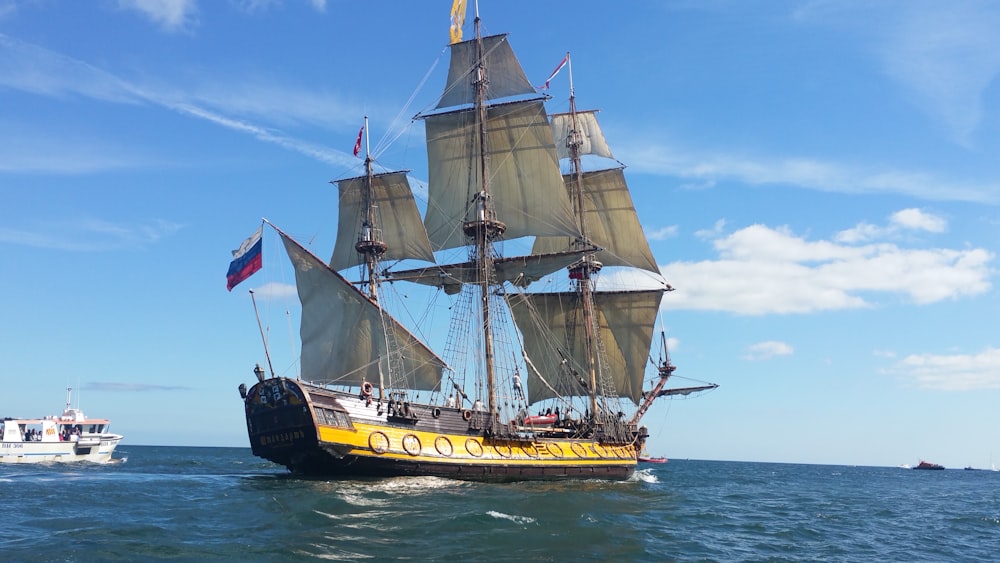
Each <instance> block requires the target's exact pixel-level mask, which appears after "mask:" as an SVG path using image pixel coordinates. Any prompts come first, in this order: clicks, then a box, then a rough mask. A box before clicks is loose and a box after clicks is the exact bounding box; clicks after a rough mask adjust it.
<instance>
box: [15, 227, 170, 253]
mask: <svg viewBox="0 0 1000 563" xmlns="http://www.w3.org/2000/svg"><path fill="white" fill-rule="evenodd" d="M182 227H183V226H182V225H179V224H177V223H171V222H169V221H163V220H155V221H149V222H146V223H130V224H124V223H113V222H110V221H105V220H102V219H86V220H82V221H71V222H64V223H47V224H42V225H37V226H35V227H34V228H32V229H14V228H10V227H0V243H8V244H18V245H23V246H32V247H36V248H48V249H52V250H68V251H74V252H100V251H108V250H116V249H121V248H140V249H141V248H146V247H148V246H150V245H152V244H155V243H156V242H158V241H159V240H160V239H163V238H164V237H168V236H171V235H173V234H174V233H176V232H177V231H178V230H180V229H181V228H182Z"/></svg>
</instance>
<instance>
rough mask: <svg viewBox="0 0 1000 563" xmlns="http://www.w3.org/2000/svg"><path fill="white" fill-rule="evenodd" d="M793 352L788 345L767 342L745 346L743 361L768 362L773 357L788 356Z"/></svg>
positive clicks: (773, 341) (771, 341)
mask: <svg viewBox="0 0 1000 563" xmlns="http://www.w3.org/2000/svg"><path fill="white" fill-rule="evenodd" d="M794 351H795V350H794V349H793V348H792V346H791V345H790V344H788V343H785V342H779V341H777V340H768V341H766V342H758V343H756V344H751V345H750V346H747V351H746V354H744V355H743V359H744V360H750V361H758V360H768V359H771V358H773V357H775V356H790V355H792V353H793V352H794Z"/></svg>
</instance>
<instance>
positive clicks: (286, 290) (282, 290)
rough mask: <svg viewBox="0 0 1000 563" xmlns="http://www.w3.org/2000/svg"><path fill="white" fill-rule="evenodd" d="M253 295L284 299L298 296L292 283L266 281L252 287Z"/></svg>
mask: <svg viewBox="0 0 1000 563" xmlns="http://www.w3.org/2000/svg"><path fill="white" fill-rule="evenodd" d="M253 292H254V295H256V296H257V297H261V298H263V299H271V300H284V299H289V298H292V297H297V296H298V290H296V289H295V286H294V285H291V284H287V283H278V282H267V283H265V284H264V285H262V286H260V287H255V288H254V289H253Z"/></svg>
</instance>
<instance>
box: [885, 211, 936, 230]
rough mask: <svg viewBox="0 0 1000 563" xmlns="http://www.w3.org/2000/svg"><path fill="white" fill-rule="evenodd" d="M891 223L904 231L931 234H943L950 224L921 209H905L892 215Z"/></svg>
mask: <svg viewBox="0 0 1000 563" xmlns="http://www.w3.org/2000/svg"><path fill="white" fill-rule="evenodd" d="M890 221H891V223H892V224H893V225H896V226H899V227H902V228H904V229H914V230H922V231H928V232H931V233H943V232H944V231H945V229H947V228H948V222H947V221H945V220H944V219H942V218H941V217H938V216H937V215H932V214H930V213H925V212H923V211H921V210H919V209H904V210H902V211H897V212H895V213H893V214H892V217H891V218H890Z"/></svg>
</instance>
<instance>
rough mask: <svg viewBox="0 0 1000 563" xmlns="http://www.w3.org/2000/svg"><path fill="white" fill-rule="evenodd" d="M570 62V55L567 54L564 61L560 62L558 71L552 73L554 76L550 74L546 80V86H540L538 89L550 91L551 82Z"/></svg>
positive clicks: (557, 67)
mask: <svg viewBox="0 0 1000 563" xmlns="http://www.w3.org/2000/svg"><path fill="white" fill-rule="evenodd" d="M568 62H569V53H566V56H565V57H563V59H562V60H561V61H559V65H558V66H556V69H555V70H553V71H552V74H550V75H549V77H548V78H546V79H545V84H543V85H541V86H539V87H538V89H539V90H548V89H549V82H551V81H552V79H553V78H555V77H556V75H557V74H559V71H560V70H562V68H563V67H564V66H566V63H568Z"/></svg>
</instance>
